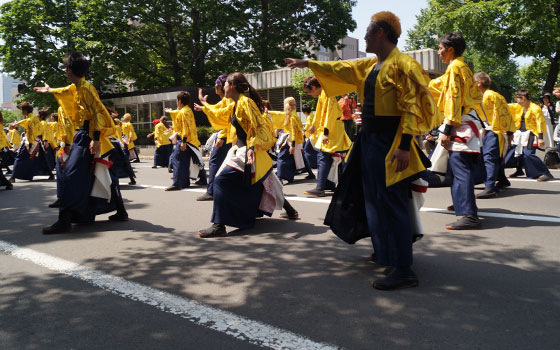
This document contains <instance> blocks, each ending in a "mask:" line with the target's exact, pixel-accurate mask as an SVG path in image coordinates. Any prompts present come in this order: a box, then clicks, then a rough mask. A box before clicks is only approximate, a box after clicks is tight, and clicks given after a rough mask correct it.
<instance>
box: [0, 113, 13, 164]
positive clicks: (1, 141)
mask: <svg viewBox="0 0 560 350" xmlns="http://www.w3.org/2000/svg"><path fill="white" fill-rule="evenodd" d="M4 147H8V148H10V147H11V146H10V143H9V142H8V136H7V135H6V133H5V132H4V126H3V125H2V123H0V150H1V149H2V148H4ZM0 171H1V170H0Z"/></svg>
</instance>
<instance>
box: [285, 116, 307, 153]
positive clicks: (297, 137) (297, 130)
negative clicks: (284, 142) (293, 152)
mask: <svg viewBox="0 0 560 350" xmlns="http://www.w3.org/2000/svg"><path fill="white" fill-rule="evenodd" d="M285 129H286V130H287V131H288V132H289V133H290V141H293V142H294V143H293V145H292V146H296V145H300V144H302V143H303V124H302V123H301V119H300V117H299V116H298V114H297V112H296V111H292V112H291V113H290V117H289V118H288V120H287V124H286V126H285Z"/></svg>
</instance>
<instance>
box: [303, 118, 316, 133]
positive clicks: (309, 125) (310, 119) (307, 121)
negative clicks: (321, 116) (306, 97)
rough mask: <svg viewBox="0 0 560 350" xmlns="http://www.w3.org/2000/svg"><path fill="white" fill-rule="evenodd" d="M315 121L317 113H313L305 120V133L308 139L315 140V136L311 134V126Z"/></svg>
mask: <svg viewBox="0 0 560 350" xmlns="http://www.w3.org/2000/svg"><path fill="white" fill-rule="evenodd" d="M314 119H315V112H311V113H309V115H308V116H307V119H306V120H305V129H304V133H305V137H306V138H313V136H314V135H315V134H310V133H309V128H311V126H312V125H313V121H314Z"/></svg>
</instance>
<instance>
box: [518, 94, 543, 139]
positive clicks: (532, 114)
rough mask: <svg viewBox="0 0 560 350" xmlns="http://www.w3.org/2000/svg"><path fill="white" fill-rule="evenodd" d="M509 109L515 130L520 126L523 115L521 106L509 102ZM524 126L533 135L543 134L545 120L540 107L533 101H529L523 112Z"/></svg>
mask: <svg viewBox="0 0 560 350" xmlns="http://www.w3.org/2000/svg"><path fill="white" fill-rule="evenodd" d="M509 110H510V112H511V115H512V117H513V122H514V123H515V130H519V128H521V116H522V115H523V106H521V105H520V104H518V103H510V104H509ZM525 127H526V128H527V130H531V132H532V133H533V134H535V136H537V137H538V136H539V133H542V134H543V135H544V134H545V133H546V121H545V119H544V113H543V111H542V109H541V108H540V107H539V106H538V105H537V104H535V103H533V102H531V104H530V105H529V107H528V108H527V111H526V112H525Z"/></svg>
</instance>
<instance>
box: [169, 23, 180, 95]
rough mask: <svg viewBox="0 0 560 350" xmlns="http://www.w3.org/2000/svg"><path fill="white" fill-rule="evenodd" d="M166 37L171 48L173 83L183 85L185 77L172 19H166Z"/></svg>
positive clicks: (170, 58) (170, 60) (170, 62)
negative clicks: (182, 71) (182, 72)
mask: <svg viewBox="0 0 560 350" xmlns="http://www.w3.org/2000/svg"><path fill="white" fill-rule="evenodd" d="M165 31H166V37H167V38H166V39H167V45H168V48H169V64H170V66H171V76H172V77H173V85H174V86H181V85H183V78H182V76H181V66H180V64H179V57H178V54H177V41H176V40H175V37H174V35H173V24H172V23H171V20H170V19H168V20H166V23H165Z"/></svg>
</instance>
